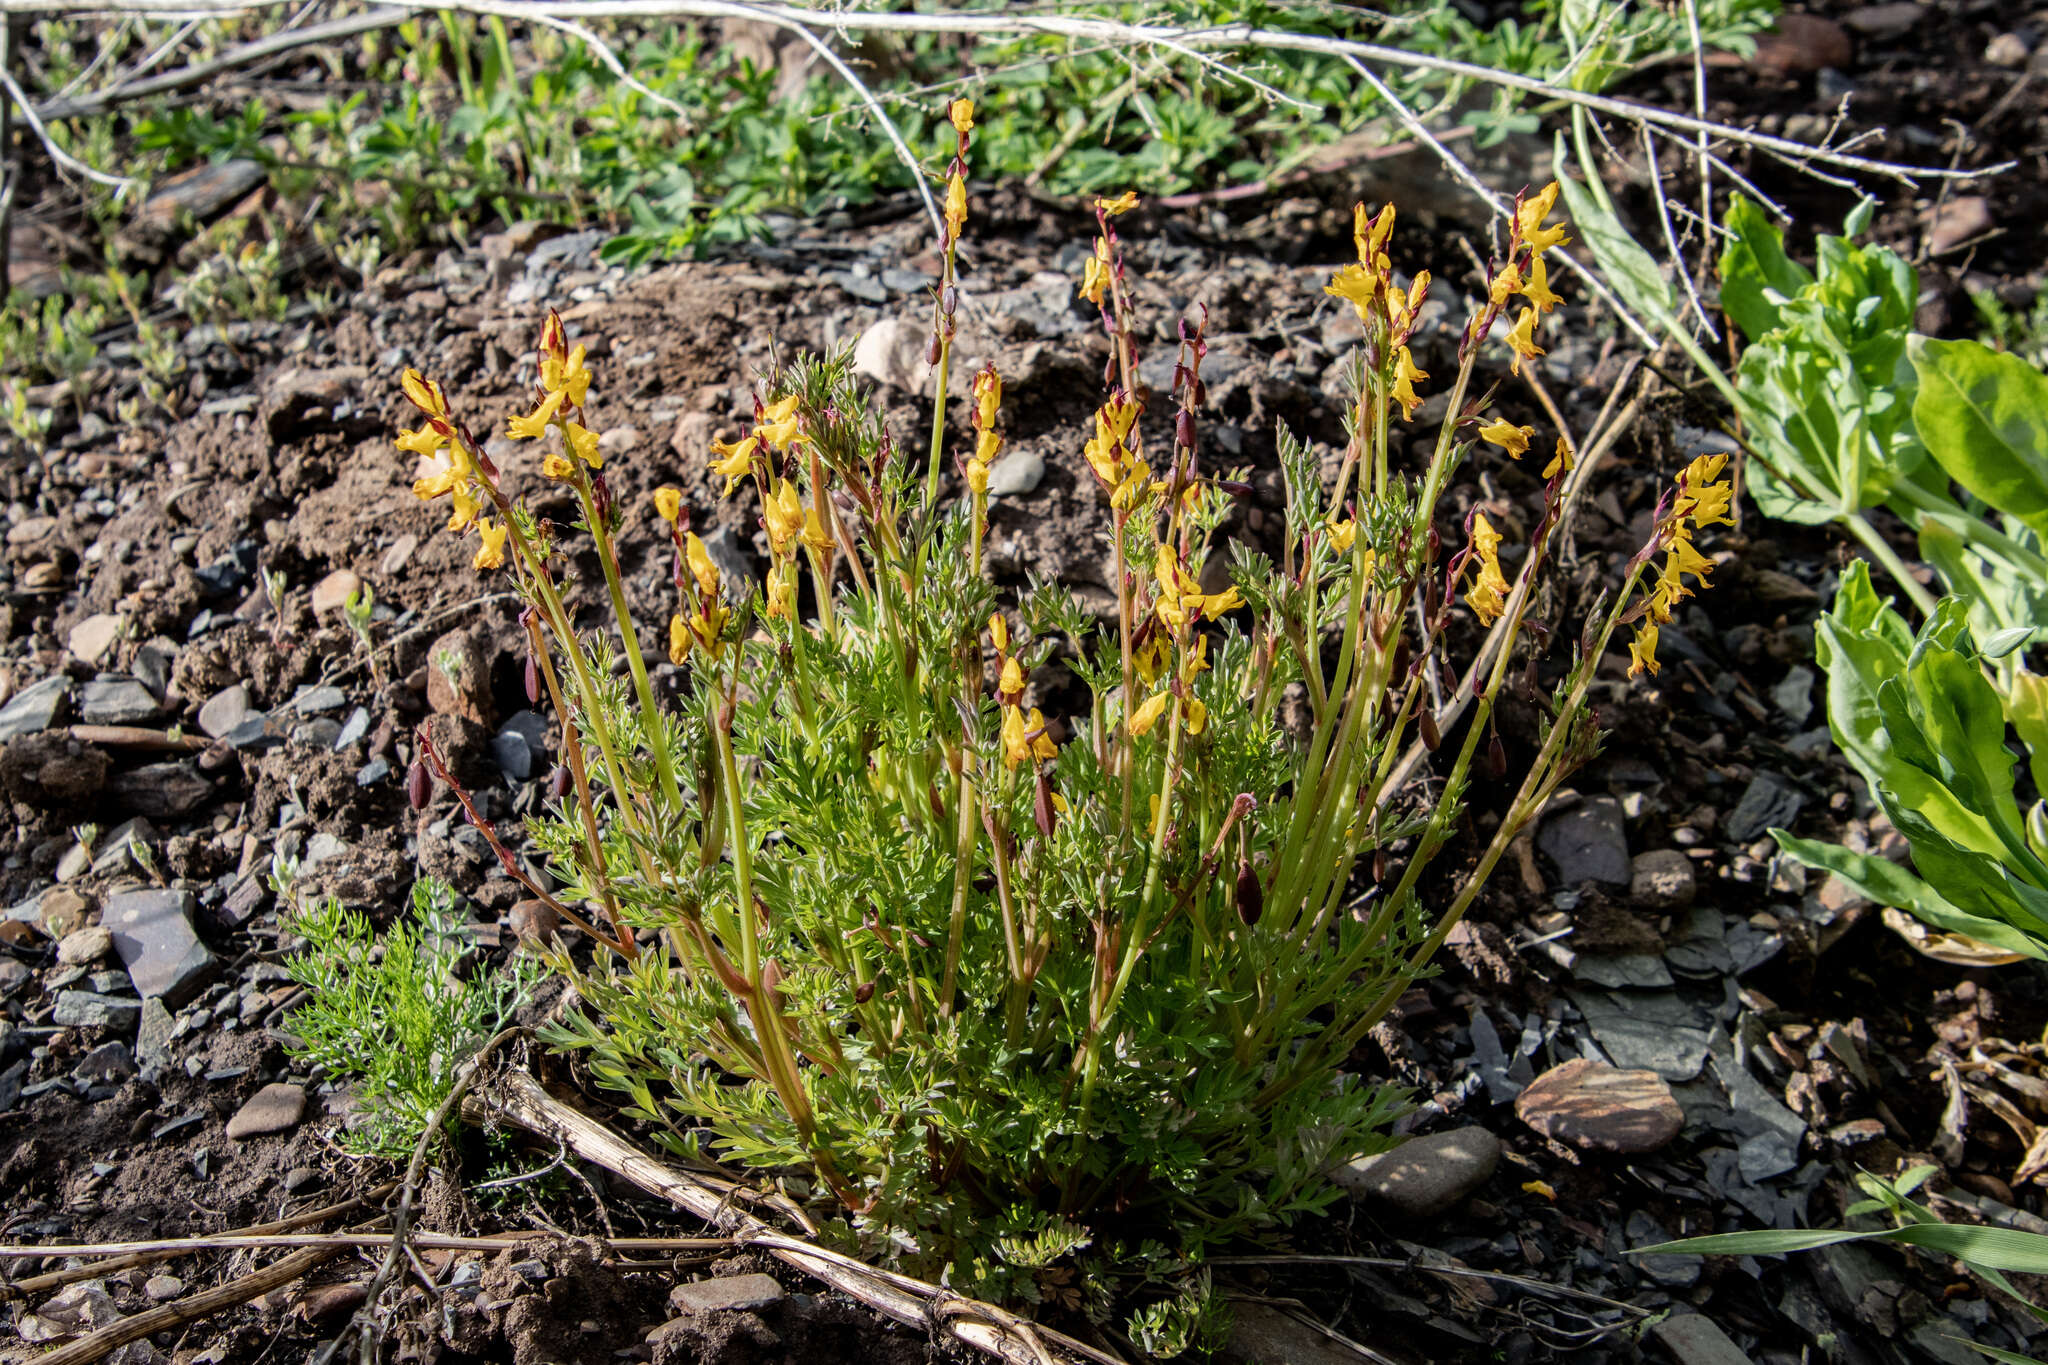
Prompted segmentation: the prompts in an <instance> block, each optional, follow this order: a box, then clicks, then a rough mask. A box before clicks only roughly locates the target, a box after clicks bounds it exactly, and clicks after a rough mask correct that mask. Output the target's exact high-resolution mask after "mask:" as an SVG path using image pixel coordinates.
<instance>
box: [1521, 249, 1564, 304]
mask: <svg viewBox="0 0 2048 1365" xmlns="http://www.w3.org/2000/svg"><path fill="white" fill-rule="evenodd" d="M1522 297H1523V298H1525V299H1527V300H1529V302H1530V303H1533V304H1535V305H1536V311H1537V312H1539V313H1548V312H1549V311H1550V310H1551V309H1553V308H1555V307H1557V305H1559V304H1560V303H1563V302H1564V300H1563V299H1561V298H1559V297H1558V296H1557V295H1555V294H1553V293H1551V292H1550V267H1549V266H1547V265H1545V264H1544V263H1543V258H1542V257H1541V256H1538V257H1537V258H1536V261H1535V264H1534V265H1532V266H1531V267H1530V268H1529V278H1528V279H1527V280H1526V281H1524V282H1523V284H1522Z"/></svg>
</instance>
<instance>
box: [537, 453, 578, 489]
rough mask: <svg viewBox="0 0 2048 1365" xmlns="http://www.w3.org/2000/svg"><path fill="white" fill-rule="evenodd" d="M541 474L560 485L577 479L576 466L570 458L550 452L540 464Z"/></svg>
mask: <svg viewBox="0 0 2048 1365" xmlns="http://www.w3.org/2000/svg"><path fill="white" fill-rule="evenodd" d="M540 472H541V473H542V474H544V475H546V476H547V477H548V478H550V479H553V480H555V481H556V482H558V483H567V482H568V481H569V480H571V479H573V478H575V477H576V465H575V463H574V462H573V461H571V460H570V459H569V457H568V456H566V455H557V454H555V453H554V452H553V451H549V452H548V454H547V458H545V459H543V460H542V461H541V462H540Z"/></svg>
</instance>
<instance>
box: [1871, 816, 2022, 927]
mask: <svg viewBox="0 0 2048 1365" xmlns="http://www.w3.org/2000/svg"><path fill="white" fill-rule="evenodd" d="M1877 797H1878V803H1879V804H1880V805H1882V806H1883V807H1884V813H1885V814H1886V815H1887V816H1889V817H1891V822H1892V823H1893V824H1894V825H1896V826H1898V830H1899V833H1901V834H1903V835H1905V836H1906V841H1907V842H1908V843H1910V844H1911V845H1912V846H1913V864H1914V866H1915V867H1917V868H1919V870H1920V875H1921V876H1922V877H1924V878H1926V879H1927V881H1928V882H1929V883H1930V884H1932V885H1934V886H1938V887H1940V888H1941V894H1942V895H1943V896H1945V897H1947V898H1948V899H1949V900H1950V901H1951V902H1952V903H1954V904H1955V905H1956V906H1957V908H1959V909H1961V910H1963V911H1964V912H1965V913H1967V914H1971V915H1976V916H1980V917H1983V918H1988V919H1999V920H2004V921H2005V922H2006V923H2008V924H2010V925H2012V926H2013V927H2015V928H2017V929H2019V930H2020V931H2021V932H2022V933H2027V934H2032V935H2034V936H2035V937H2037V938H2040V939H2042V940H2043V941H2044V942H2048V890H2043V889H2042V888H2041V887H2040V886H2038V885H2035V884H2032V883H2031V882H2029V881H2028V880H2024V879H2023V877H2022V876H2021V875H2015V869H2019V870H2020V872H2021V873H2023V874H2028V875H2031V873H2032V869H2029V868H2027V867H2026V860H2027V859H2026V855H2025V852H2024V850H2025V842H2024V841H2025V833H2024V831H2023V830H2020V829H2017V828H2015V829H2014V831H2013V833H2014V841H2013V842H2012V843H2010V844H2001V845H2000V846H1999V847H1998V848H1996V849H1995V850H1994V851H1993V852H1990V853H1981V852H1979V851H1977V850H1976V849H1970V848H1964V847H1963V846H1962V845H1960V844H1958V843H1956V842H1954V841H1953V840H1950V839H1946V838H1944V837H1942V835H1941V834H1940V833H1939V832H1938V831H1937V830H1935V828H1934V827H1933V825H1931V824H1930V823H1929V822H1928V821H1927V820H1926V819H1925V818H1923V817H1922V816H1921V814H1920V812H1918V811H1916V810H1913V809H1911V808H1910V807H1907V806H1904V805H1901V804H1900V803H1899V801H1898V798H1897V797H1896V796H1895V795H1894V794H1893V793H1892V792H1890V791H1888V790H1886V789H1884V788H1882V787H1880V788H1879V789H1878V792H1877ZM2018 817H2019V812H2018V810H2017V809H2015V810H2014V811H2012V812H2011V819H2012V820H2013V822H2014V824H2015V826H2017V823H2018ZM2034 861H2038V859H2036V860H2034Z"/></svg>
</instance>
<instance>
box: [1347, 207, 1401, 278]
mask: <svg viewBox="0 0 2048 1365" xmlns="http://www.w3.org/2000/svg"><path fill="white" fill-rule="evenodd" d="M1393 235H1394V206H1393V205H1392V204H1388V205H1387V206H1385V207H1384V208H1382V209H1381V210H1380V212H1379V216H1378V217H1377V218H1370V217H1367V216H1366V212H1365V205H1363V204H1359V205H1358V206H1356V207H1355V208H1353V209H1352V210H1351V244H1352V245H1353V246H1355V247H1357V248H1358V260H1359V263H1360V264H1361V265H1377V264H1378V263H1379V259H1380V257H1381V256H1383V255H1385V254H1386V250H1387V239H1388V238H1390V237H1392V236H1393Z"/></svg>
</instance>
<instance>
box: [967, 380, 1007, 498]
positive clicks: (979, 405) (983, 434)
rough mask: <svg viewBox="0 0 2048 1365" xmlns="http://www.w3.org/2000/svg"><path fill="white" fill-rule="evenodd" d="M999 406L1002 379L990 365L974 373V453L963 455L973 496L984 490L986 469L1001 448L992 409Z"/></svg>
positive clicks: (1001, 398)
mask: <svg viewBox="0 0 2048 1365" xmlns="http://www.w3.org/2000/svg"><path fill="white" fill-rule="evenodd" d="M1002 405H1003V381H1002V377H1001V376H1000V375H998V374H997V373H996V367H995V366H994V365H984V366H982V367H981V372H980V373H978V374H976V375H975V376H974V453H973V454H972V455H969V456H968V457H967V487H968V489H969V490H970V491H971V492H973V494H974V495H975V496H976V497H980V496H981V495H982V494H984V493H986V492H988V470H989V466H990V464H992V463H993V462H994V461H995V458H996V452H997V451H998V450H1000V449H1002V446H1003V438H1002V437H1000V436H998V435H996V412H997V410H998V409H1000V408H1001V407H1002Z"/></svg>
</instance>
